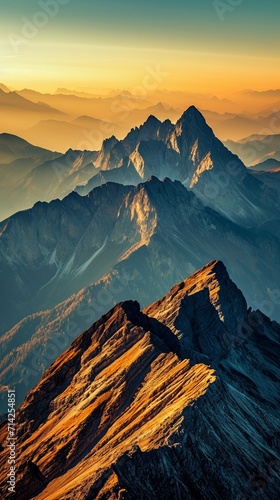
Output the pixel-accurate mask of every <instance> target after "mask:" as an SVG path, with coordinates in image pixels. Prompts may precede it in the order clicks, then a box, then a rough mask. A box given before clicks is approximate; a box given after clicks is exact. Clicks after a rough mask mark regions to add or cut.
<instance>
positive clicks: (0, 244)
mask: <svg viewBox="0 0 280 500" xmlns="http://www.w3.org/2000/svg"><path fill="white" fill-rule="evenodd" d="M0 227H1V236H0V275H1V286H2V293H3V299H2V303H1V316H2V336H1V338H0V346H1V351H2V360H1V364H0V366H1V378H0V383H1V385H2V386H4V387H5V386H6V385H7V383H14V384H16V387H17V391H18V398H19V401H21V400H22V398H23V397H24V395H25V393H26V391H27V389H30V388H31V387H32V386H34V385H35V384H36V383H37V382H38V380H39V378H40V376H41V374H42V372H43V371H44V370H45V369H46V368H47V367H48V366H49V365H50V363H51V362H52V361H53V360H54V359H55V357H56V356H57V355H59V354H60V353H61V352H62V351H63V349H65V348H67V347H68V346H69V345H70V342H71V341H72V339H73V336H74V335H77V334H78V333H79V332H80V331H82V330H83V329H86V328H88V327H89V326H90V324H91V323H92V322H93V321H94V320H97V318H98V317H99V316H100V314H103V313H105V312H106V310H107V309H108V308H110V307H113V306H114V304H116V303H117V302H119V301H124V300H127V299H129V298H130V297H131V295H133V296H134V297H135V299H137V300H138V301H139V302H140V303H141V307H144V306H146V305H148V304H149V303H151V302H152V301H154V300H156V299H157V298H158V297H160V296H161V295H163V294H164V293H166V292H167V290H168V289H169V288H170V286H172V284H173V283H174V282H176V281H178V280H181V279H182V278H183V277H184V276H186V275H188V274H190V273H192V272H194V271H195V270H196V269H199V268H200V267H201V266H202V265H204V264H205V263H206V262H207V261H209V260H210V259H211V258H213V255H216V256H217V257H218V258H219V259H221V260H223V261H224V262H225V264H226V265H227V266H228V268H229V270H230V272H231V274H232V276H233V278H234V280H235V281H236V282H237V284H238V286H239V287H240V288H242V289H243V290H244V292H245V296H246V299H247V301H248V303H249V304H250V305H251V306H253V307H254V308H262V304H263V306H264V307H265V306H268V308H269V311H267V310H266V309H265V311H266V312H268V313H269V315H270V316H272V318H273V319H278V316H277V315H278V310H277V289H278V276H279V274H280V261H279V255H280V243H279V241H278V239H277V238H276V237H275V236H273V235H272V234H271V233H270V232H268V231H265V230H260V229H258V230H253V229H250V230H249V229H246V230H245V229H243V228H241V227H240V226H238V225H236V224H234V223H232V222H231V221H229V220H227V219H225V218H224V217H223V216H221V215H219V214H217V212H215V211H213V210H211V209H209V208H206V207H204V206H203V204H202V203H201V202H200V201H199V200H198V198H197V197H196V196H195V195H194V193H192V192H190V191H187V190H186V189H185V187H184V186H183V185H182V184H181V183H180V182H179V181H175V182H172V181H171V180H169V179H165V180H164V181H159V180H158V179H157V178H155V177H152V178H151V179H150V180H149V181H147V182H145V183H141V184H139V185H138V186H136V187H133V186H122V185H119V184H114V183H108V184H106V185H103V186H101V187H99V188H96V189H94V190H93V191H92V192H91V193H90V194H89V195H88V196H85V197H81V196H79V195H78V194H76V193H73V194H71V195H69V196H68V197H66V198H65V199H64V200H63V201H59V200H57V201H54V202H52V203H50V204H46V203H38V204H36V205H35V206H34V208H33V209H31V210H29V211H26V212H21V213H19V214H16V215H15V216H13V217H12V218H10V219H8V220H7V221H5V222H4V223H2V225H1V226H0ZM170 228H172V233H170ZM241 255H242V257H241ZM7 282H8V283H10V287H9V288H8V287H7V285H6V284H5V283H7ZM15 290H16V294H15ZM73 294H74V295H73ZM1 408H2V406H1ZM2 411H3V410H2Z"/></svg>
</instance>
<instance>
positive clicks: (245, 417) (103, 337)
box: [0, 261, 280, 500]
mask: <svg viewBox="0 0 280 500" xmlns="http://www.w3.org/2000/svg"><path fill="white" fill-rule="evenodd" d="M245 330H246V332H247V333H246V334H245ZM248 332H249V333H248ZM279 339H280V327H279V325H277V324H276V323H273V322H271V321H270V320H269V319H268V318H267V317H265V316H264V315H263V314H262V313H260V312H257V313H253V312H252V311H251V310H250V309H249V310H247V306H246V302H245V299H244V297H243V295H242V293H241V292H240V291H239V290H238V288H237V287H236V286H235V285H234V283H233V282H232V281H231V280H230V278H229V276H228V274H227V271H226V269H225V267H224V265H223V264H222V263H221V262H219V261H213V262H210V263H209V264H208V265H207V266H205V267H204V268H203V269H201V270H200V271H199V272H197V273H195V274H194V275H192V276H191V277H190V278H188V279H187V280H185V281H183V282H181V283H179V284H177V285H175V286H174V287H173V288H172V289H171V290H170V292H169V293H168V294H167V295H166V296H165V297H163V298H162V299H161V300H159V301H157V302H156V303H154V304H152V305H151V306H149V307H147V308H146V309H145V310H144V311H143V312H141V311H140V307H139V304H138V303H137V302H133V301H127V302H123V303H120V304H118V305H116V306H115V307H114V308H113V309H112V310H111V311H109V312H108V313H107V314H105V315H104V316H102V317H101V318H100V319H99V320H98V321H97V322H96V323H95V324H94V325H93V326H92V327H91V328H90V329H89V330H87V331H85V332H84V333H83V334H82V335H80V336H79V337H78V338H77V339H76V340H75V341H74V342H73V343H72V345H71V346H70V348H69V349H68V350H66V351H65V352H64V353H63V354H62V355H61V356H60V357H59V358H58V359H57V360H56V361H55V362H54V363H53V364H52V366H51V367H50V368H49V369H48V370H47V372H46V373H45V374H44V376H43V378H42V380H41V381H40V382H39V384H38V385H37V386H36V387H35V388H34V389H33V390H32V391H30V392H29V394H28V395H27V397H26V399H25V401H24V402H23V403H22V405H21V406H20V408H19V409H18V412H17V425H18V460H19V463H18V485H17V498H18V499H19V500H21V499H22V500H23V499H24V500H28V499H31V498H38V499H52V500H55V499H57V500H58V499H59V500H66V499H68V500H71V499H78V500H79V499H81V500H82V499H87V500H91V499H92V500H93V499H105V498H111V499H117V498H123V499H125V498H127V499H135V498H143V499H150V498H152V499H158V498H166V499H169V498H170V499H172V498H182V499H183V498H191V499H197V498H201V499H204V498H205V499H206V498H207V499H208V498H213V499H214V498H222V497H224V496H227V497H228V498H229V499H241V498H252V499H258V498H262V499H267V500H268V499H271V498H277V497H278V495H279V492H280V483H279V477H278V475H277V471H278V469H279V458H280V457H279V418H278V415H277V413H276V409H277V403H279V399H278V398H279V396H278V395H279V391H278V390H277V389H278V386H277V379H276V374H277V372H276V370H277V368H276V361H277V359H278V357H279ZM6 426H7V422H3V423H2V424H1V427H0V437H1V444H2V446H3V448H4V449H3V450H2V452H1V454H0V463H1V471H2V472H1V476H0V477H1V487H2V488H5V481H6V474H5V464H6V460H7V456H6V455H7V450H6V449H5V439H6V432H7V429H6ZM3 491H4V490H3ZM7 498H8V497H7Z"/></svg>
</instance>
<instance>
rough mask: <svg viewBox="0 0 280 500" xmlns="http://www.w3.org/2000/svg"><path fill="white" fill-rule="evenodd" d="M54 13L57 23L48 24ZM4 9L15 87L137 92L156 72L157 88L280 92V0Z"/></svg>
mask: <svg viewBox="0 0 280 500" xmlns="http://www.w3.org/2000/svg"><path fill="white" fill-rule="evenodd" d="M61 2H62V4H61ZM51 4H52V5H55V6H56V7H55V8H56V11H57V12H56V13H55V15H52V16H51V15H47V14H44V15H43V17H42V15H41V13H42V12H43V10H44V9H43V6H47V5H51ZM215 5H216V6H217V8H215ZM218 5H220V9H219V8H218ZM233 5H235V7H233ZM0 9H1V35H0V59H1V68H0V82H3V83H5V84H6V85H8V86H9V85H10V86H12V87H15V88H23V87H32V88H37V89H38V90H47V91H53V90H55V89H56V88H57V87H62V86H65V87H68V88H74V87H75V88H77V89H84V90H93V91H97V90H101V89H104V90H107V89H112V88H126V89H128V90H133V88H134V87H135V86H141V85H143V82H144V81H147V80H145V78H146V79H147V75H148V74H149V70H147V67H149V68H152V70H155V68H156V67H157V65H159V68H160V71H162V72H163V73H164V75H161V76H159V77H158V80H159V81H158V82H156V84H157V85H158V87H160V88H167V89H174V90H184V91H187V90H189V91H202V92H210V93H215V94H219V95H227V94H230V93H231V92H235V91H238V90H241V89H244V88H254V89H257V90H264V89H267V88H279V86H280V50H279V49H280V40H279V23H280V2H279V0H270V2H264V1H263V0H239V1H238V0H224V1H220V2H217V1H216V2H215V0H196V1H193V0H180V1H178V0H177V1H176V0H175V1H173V2H172V1H170V0H149V1H148V0H141V1H140V2H134V1H132V0H115V1H113V0H103V1H102V2H101V1H100V0H98V1H95V0H39V1H38V0H29V1H22V0H12V1H11V0H0ZM223 9H224V10H223ZM218 11H219V12H218ZM219 14H220V15H219ZM27 23H29V26H28V28H27ZM38 23H41V24H43V26H39V25H38ZM27 29H28V30H29V31H27V32H26V30H27ZM26 36H28V38H26ZM149 82H150V83H151V79H150V80H149Z"/></svg>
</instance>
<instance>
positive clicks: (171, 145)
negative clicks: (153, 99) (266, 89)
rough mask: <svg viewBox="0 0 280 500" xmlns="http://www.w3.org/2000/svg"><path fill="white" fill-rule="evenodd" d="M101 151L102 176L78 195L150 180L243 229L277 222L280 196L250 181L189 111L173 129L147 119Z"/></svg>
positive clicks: (193, 110)
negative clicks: (177, 184)
mask: <svg viewBox="0 0 280 500" xmlns="http://www.w3.org/2000/svg"><path fill="white" fill-rule="evenodd" d="M112 144H113V146H112V147H111V148H110V150H108V149H107V148H106V150H105V148H103V151H101V152H100V153H99V155H98V163H97V164H96V163H95V166H97V167H98V168H100V169H101V171H100V172H99V173H98V174H97V175H96V176H94V177H93V178H92V179H91V180H89V182H88V183H87V184H86V185H85V186H79V187H77V192H78V193H80V194H87V193H88V192H89V191H91V190H92V189H93V188H94V187H96V186H98V185H100V184H102V183H105V182H108V181H115V182H121V183H123V184H129V183H133V184H138V183H139V182H140V180H147V179H148V178H149V177H150V176H151V175H155V176H156V177H158V178H159V179H163V178H164V177H169V178H170V179H172V180H180V181H181V182H182V183H183V184H184V185H185V186H186V187H187V188H188V189H192V190H193V191H194V192H195V194H196V195H197V196H198V198H199V199H200V200H201V201H202V202H203V203H204V204H205V205H206V206H208V207H211V208H213V209H215V210H217V211H218V212H219V213H221V214H223V215H226V216H227V217H228V218H229V219H230V220H232V221H234V222H238V223H240V224H242V225H243V226H248V227H252V226H256V225H259V224H261V223H264V222H266V221H268V220H273V219H274V218H275V210H278V207H279V201H280V198H279V193H278V192H276V197H275V196H272V191H271V189H268V190H266V189H264V187H265V185H264V184H263V182H262V180H261V179H258V178H256V177H254V176H253V177H252V176H251V175H250V173H249V172H248V170H247V169H246V168H245V166H244V164H243V163H242V161H241V160H240V159H239V158H238V157H237V156H236V155H234V154H232V152H231V151H229V150H228V149H227V148H226V147H225V146H224V145H223V144H222V142H221V141H219V139H217V138H216V137H215V135H214V133H213V131H212V129H211V128H210V127H209V126H208V125H207V123H206V121H205V119H204V117H203V115H202V114H201V113H200V112H199V111H198V110H197V109H196V108H195V107H194V106H191V107H190V108H188V109H187V110H186V111H185V112H184V113H183V115H182V116H181V118H180V119H179V120H178V121H177V122H176V123H175V124H172V123H171V122H170V121H169V120H166V121H165V122H163V123H162V122H160V121H159V120H158V119H157V118H155V117H153V116H150V117H149V118H148V120H147V121H146V122H145V123H144V124H143V125H142V126H141V127H139V128H138V127H136V128H135V129H133V130H132V131H131V132H130V133H129V134H128V135H127V136H126V137H125V138H124V139H123V140H122V141H118V142H116V143H114V142H113V143H112Z"/></svg>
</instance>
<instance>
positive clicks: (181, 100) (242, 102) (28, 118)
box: [0, 85, 280, 153]
mask: <svg viewBox="0 0 280 500" xmlns="http://www.w3.org/2000/svg"><path fill="white" fill-rule="evenodd" d="M193 103H196V106H197V107H198V108H199V109H200V110H201V111H202V113H203V115H204V116H205V118H206V119H207V121H208V123H209V125H210V126H211V127H212V128H213V130H214V132H215V134H216V135H217V136H218V137H219V138H220V139H221V140H235V141H237V140H240V139H242V138H244V137H248V136H249V135H252V134H263V133H265V134H266V135H267V134H277V133H278V134H279V132H280V130H279V103H280V91H279V90H275V91H267V92H259V93H257V92H253V91H244V92H242V93H238V94H234V95H231V96H230V97H229V98H220V97H216V96H213V95H209V94H199V93H190V92H179V91H178V92H175V91H173V92H171V91H167V90H161V89H157V90H154V91H151V90H148V89H146V88H145V86H143V88H142V89H141V88H140V92H139V89H138V93H137V89H131V90H129V91H125V90H116V91H111V92H110V93H108V94H107V95H104V94H102V95H95V94H92V93H90V92H77V91H75V90H68V89H58V90H57V91H56V92H55V93H54V94H50V93H49V94H47V93H45V94H44V93H40V92H37V91H34V90H31V89H16V90H13V91H11V90H10V89H9V88H8V87H7V86H5V85H0V104H1V118H0V133H1V132H8V133H11V134H14V135H19V136H20V137H22V138H24V139H26V140H27V141H29V142H31V143H33V144H36V145H38V146H41V147H44V148H46V149H50V150H58V151H61V152H63V153H64V152H66V151H67V150H68V149H70V148H71V149H78V150H81V149H83V150H84V149H88V150H89V149H90V150H95V149H100V147H101V144H102V141H103V140H104V139H106V138H108V137H110V136H111V135H115V136H116V137H117V138H118V139H122V138H124V136H125V135H126V134H127V133H128V132H129V131H130V129H131V128H132V127H135V126H139V125H141V124H142V123H143V122H144V121H145V120H146V119H147V118H148V116H150V115H151V114H152V115H155V116H156V117H157V118H158V119H160V120H162V121H163V120H165V119H170V120H171V121H172V122H175V121H176V120H177V119H178V118H179V117H180V116H181V115H182V113H183V111H184V110H185V109H187V108H188V107H189V106H190V105H192V104H193ZM85 118H86V119H85Z"/></svg>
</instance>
